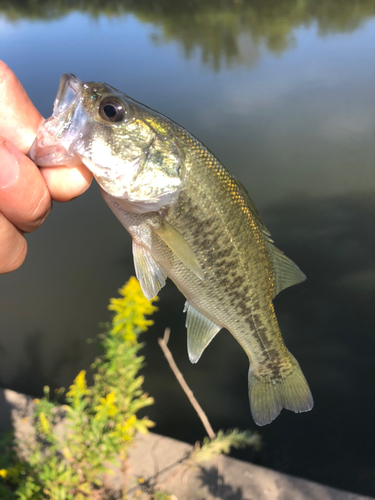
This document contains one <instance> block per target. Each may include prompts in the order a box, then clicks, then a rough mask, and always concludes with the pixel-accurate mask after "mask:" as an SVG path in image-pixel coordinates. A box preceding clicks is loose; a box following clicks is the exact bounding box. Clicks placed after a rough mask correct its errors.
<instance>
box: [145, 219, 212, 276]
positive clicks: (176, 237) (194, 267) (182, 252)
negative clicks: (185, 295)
mask: <svg viewBox="0 0 375 500" xmlns="http://www.w3.org/2000/svg"><path fill="white" fill-rule="evenodd" d="M154 231H155V232H156V234H157V235H158V236H159V237H160V238H161V239H162V240H163V241H164V243H165V244H166V245H168V246H169V248H170V249H171V250H172V252H173V253H174V254H175V255H176V256H177V257H178V258H179V259H180V260H181V262H182V263H183V264H184V265H185V266H186V267H187V268H188V269H190V271H192V272H193V273H194V274H195V275H196V276H197V277H198V278H199V279H201V280H203V278H204V274H203V270H202V268H201V266H200V264H199V262H198V260H197V258H196V257H195V255H194V252H193V250H192V249H191V247H190V245H189V243H188V242H187V241H186V240H185V239H184V238H183V236H181V234H180V233H179V232H178V231H176V229H175V228H174V227H173V226H171V224H169V223H168V222H166V221H163V222H162V223H161V224H160V226H158V227H156V228H154Z"/></svg>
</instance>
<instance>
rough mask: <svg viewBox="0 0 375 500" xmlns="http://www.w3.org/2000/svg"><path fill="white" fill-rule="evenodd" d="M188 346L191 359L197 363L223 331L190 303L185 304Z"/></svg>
mask: <svg viewBox="0 0 375 500" xmlns="http://www.w3.org/2000/svg"><path fill="white" fill-rule="evenodd" d="M185 311H187V315H186V328H187V344H188V354H189V359H190V361H191V362H192V363H196V362H197V361H198V360H199V358H200V357H201V356H202V353H203V351H204V350H205V349H206V347H207V346H208V344H209V343H210V342H211V340H212V339H213V338H214V337H215V335H216V334H217V333H218V332H219V330H221V326H218V325H216V324H215V323H214V322H213V321H211V320H210V319H208V318H206V316H204V315H203V314H201V313H200V312H198V311H197V310H196V309H194V307H193V306H191V305H190V304H189V303H188V302H186V303H185V307H184V312H185Z"/></svg>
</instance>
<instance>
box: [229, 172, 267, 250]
mask: <svg viewBox="0 0 375 500" xmlns="http://www.w3.org/2000/svg"><path fill="white" fill-rule="evenodd" d="M233 181H234V183H235V184H236V186H237V188H238V192H239V193H240V194H241V196H242V198H243V199H244V200H245V202H246V204H247V205H248V207H249V208H250V211H251V213H252V214H253V216H254V217H255V219H256V221H257V223H258V225H259V227H260V229H261V230H262V232H263V233H264V235H265V236H266V238H267V240H268V241H272V239H271V233H270V232H269V231H268V229H267V228H266V226H265V225H264V223H263V221H262V219H261V218H260V215H259V212H258V210H257V208H256V206H255V205H254V203H253V201H252V200H251V198H250V196H249V193H248V192H247V190H246V188H245V186H244V185H243V184H241V182H240V181H238V180H237V179H236V178H234V177H233Z"/></svg>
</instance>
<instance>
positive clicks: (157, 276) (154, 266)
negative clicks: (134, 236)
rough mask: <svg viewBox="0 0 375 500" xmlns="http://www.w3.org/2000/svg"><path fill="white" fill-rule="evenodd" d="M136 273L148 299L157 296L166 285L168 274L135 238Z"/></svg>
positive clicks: (134, 257)
mask: <svg viewBox="0 0 375 500" xmlns="http://www.w3.org/2000/svg"><path fill="white" fill-rule="evenodd" d="M133 259H134V267H135V274H136V276H137V278H138V281H139V283H140V285H141V288H142V291H143V293H144V295H145V297H146V298H147V299H151V298H152V297H155V295H157V294H158V293H159V290H160V289H161V288H163V286H164V285H165V281H166V278H167V276H166V275H165V274H164V272H163V271H162V270H161V268H160V266H159V264H158V263H157V262H156V261H155V259H154V258H153V256H152V255H151V254H150V252H148V251H147V250H146V249H145V248H143V247H142V246H141V245H138V244H137V243H135V241H134V240H133Z"/></svg>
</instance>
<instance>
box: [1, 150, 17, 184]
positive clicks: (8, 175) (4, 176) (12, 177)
mask: <svg viewBox="0 0 375 500" xmlns="http://www.w3.org/2000/svg"><path fill="white" fill-rule="evenodd" d="M19 171H20V167H19V165H18V161H17V159H16V157H15V156H14V154H12V153H11V152H10V151H9V149H8V147H7V143H6V142H2V143H0V189H3V188H7V187H10V186H12V184H14V183H15V182H16V180H17V177H18V174H19Z"/></svg>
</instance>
